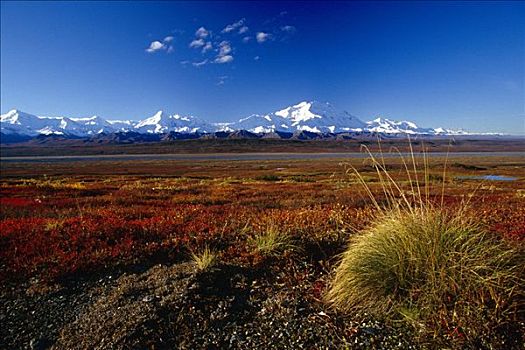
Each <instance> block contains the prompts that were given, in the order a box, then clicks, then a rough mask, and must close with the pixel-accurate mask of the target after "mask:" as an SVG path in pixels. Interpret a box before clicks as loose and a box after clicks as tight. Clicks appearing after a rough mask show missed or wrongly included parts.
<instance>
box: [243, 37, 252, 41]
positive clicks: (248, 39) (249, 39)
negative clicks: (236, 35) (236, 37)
mask: <svg viewBox="0 0 525 350" xmlns="http://www.w3.org/2000/svg"><path fill="white" fill-rule="evenodd" d="M251 40H252V38H251V37H249V36H245V37H244V38H242V42H243V43H247V42H250V41H251Z"/></svg>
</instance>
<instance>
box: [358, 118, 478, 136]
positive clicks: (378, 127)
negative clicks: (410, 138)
mask: <svg viewBox="0 0 525 350" xmlns="http://www.w3.org/2000/svg"><path fill="white" fill-rule="evenodd" d="M365 130H366V131H368V132H375V133H383V134H410V135H464V134H468V133H467V132H465V131H462V130H451V129H444V128H436V129H434V128H420V127H418V126H417V125H416V124H415V123H413V122H409V121H406V120H404V121H395V120H390V119H386V118H381V117H379V118H376V119H374V120H371V121H369V122H366V127H365Z"/></svg>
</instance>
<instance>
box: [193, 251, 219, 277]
mask: <svg viewBox="0 0 525 350" xmlns="http://www.w3.org/2000/svg"><path fill="white" fill-rule="evenodd" d="M191 260H192V261H193V264H194V265H195V266H196V267H197V270H199V271H206V270H208V269H210V268H212V267H213V266H215V265H217V263H218V262H219V254H218V253H217V252H214V251H213V250H211V249H210V248H209V247H208V246H206V247H204V250H203V251H202V252H200V253H191Z"/></svg>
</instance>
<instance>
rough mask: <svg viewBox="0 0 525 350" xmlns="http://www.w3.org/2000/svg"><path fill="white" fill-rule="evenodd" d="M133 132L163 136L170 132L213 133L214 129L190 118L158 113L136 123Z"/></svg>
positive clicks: (207, 124)
mask: <svg viewBox="0 0 525 350" xmlns="http://www.w3.org/2000/svg"><path fill="white" fill-rule="evenodd" d="M134 131H137V132H140V133H149V134H163V133H168V132H171V131H174V132H180V133H195V132H213V131H215V127H214V126H213V125H211V124H209V123H208V122H205V121H203V120H200V119H199V118H196V117H192V116H181V115H178V114H175V115H168V114H166V113H164V112H163V111H158V112H157V113H155V114H154V115H153V116H151V117H149V118H147V119H144V120H142V121H140V122H138V123H137V124H136V125H135V127H134Z"/></svg>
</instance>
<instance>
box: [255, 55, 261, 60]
mask: <svg viewBox="0 0 525 350" xmlns="http://www.w3.org/2000/svg"><path fill="white" fill-rule="evenodd" d="M253 59H254V61H258V60H260V59H261V58H260V57H259V56H255V57H254V58H253Z"/></svg>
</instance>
